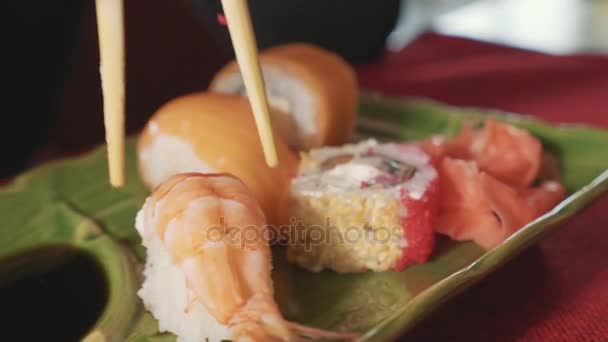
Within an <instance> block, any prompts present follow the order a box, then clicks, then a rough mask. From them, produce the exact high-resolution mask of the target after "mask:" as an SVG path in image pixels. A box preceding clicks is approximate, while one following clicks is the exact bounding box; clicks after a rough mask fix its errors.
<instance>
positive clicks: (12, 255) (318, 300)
mask: <svg viewBox="0 0 608 342" xmlns="http://www.w3.org/2000/svg"><path fill="white" fill-rule="evenodd" d="M488 115H491V116H495V117H496V118H498V119H500V120H505V121H508V122H511V123H513V124H515V125H518V126H521V127H524V128H526V129H528V130H529V131H531V132H532V133H533V134H535V135H536V136H538V137H539V138H540V139H541V140H542V141H543V143H544V146H545V148H547V149H548V150H549V151H551V153H553V154H554V155H555V156H556V157H557V158H558V160H559V164H560V167H561V170H562V172H563V174H562V175H563V182H564V184H565V185H566V188H567V189H568V192H569V197H568V198H567V199H566V200H564V201H563V202H562V203H561V204H560V205H558V206H557V207H556V208H554V209H553V210H552V211H551V212H549V213H547V214H546V215H544V216H542V217H540V218H538V219H537V220H535V221H534V222H532V223H530V224H529V225H527V226H526V227H525V228H523V229H522V230H520V231H518V232H517V233H516V234H514V235H513V236H512V237H511V238H509V239H508V240H507V241H505V242H504V243H503V244H501V245H500V246H498V247H497V248H495V249H494V250H492V251H490V252H487V253H484V251H483V250H482V249H481V248H479V247H478V246H476V245H475V244H473V243H470V242H464V243H463V242H453V241H449V240H447V239H440V240H439V243H438V248H437V250H436V251H435V253H434V255H433V257H432V258H431V260H430V261H429V262H428V263H426V264H424V265H417V266H414V267H411V268H409V269H407V270H406V271H404V272H400V273H397V272H383V273H364V274H350V275H338V274H335V273H333V272H329V271H325V272H321V273H308V272H305V271H303V270H301V269H298V268H295V267H293V266H291V265H289V264H288V263H287V262H286V261H285V259H284V257H283V256H284V251H283V250H281V249H280V248H279V247H277V248H275V249H274V251H273V252H274V254H273V262H274V265H275V270H274V273H273V278H274V283H275V288H276V297H277V298H276V299H277V301H278V303H279V305H280V307H281V310H282V311H283V313H284V315H285V316H286V317H287V318H288V319H290V320H295V321H298V322H301V323H305V324H310V325H314V326H318V327H322V328H329V329H335V330H344V331H347V330H348V331H353V330H354V331H359V332H361V333H362V334H363V335H362V338H361V340H362V341H384V340H390V339H393V338H395V337H397V336H398V335H400V334H402V333H403V332H405V331H406V330H407V329H409V328H411V327H412V326H413V325H414V324H416V323H417V322H419V321H420V320H421V319H423V318H424V317H425V315H427V314H428V313H430V312H431V311H432V310H433V309H434V308H436V307H438V306H439V305H441V304H442V303H443V302H445V301H446V300H448V299H449V298H450V297H452V296H454V295H455V294H457V293H458V292H460V291H462V290H464V289H466V288H467V287H469V286H471V285H473V284H474V283H475V282H477V281H479V280H481V279H483V278H484V277H485V276H486V275H488V274H489V273H491V272H492V271H493V270H495V269H496V268H497V267H499V266H501V265H502V264H504V263H506V262H507V261H509V260H510V259H511V258H513V257H514V256H516V255H517V254H518V253H519V252H521V251H522V250H524V249H525V248H526V247H528V246H530V245H531V244H533V243H534V242H536V241H538V240H539V239H541V238H542V237H543V236H544V235H545V234H547V233H549V232H550V231H552V230H554V229H557V228H558V227H559V224H560V223H562V222H563V221H565V220H566V219H569V218H570V217H572V216H573V215H575V214H576V213H577V212H579V211H580V210H581V209H583V208H584V207H585V206H586V205H588V204H589V203H590V202H591V201H593V200H594V199H596V198H597V197H598V196H599V195H601V194H602V193H604V192H605V191H607V190H608V171H607V170H608V153H605V150H606V148H608V132H607V131H604V130H601V129H597V128H591V127H585V126H553V125H550V124H547V123H544V122H541V121H538V120H534V119H531V118H528V117H524V116H518V115H514V114H505V113H500V112H495V111H487V110H481V109H462V108H453V107H449V106H445V105H442V104H439V103H435V102H432V101H427V100H420V99H398V98H383V97H380V96H374V95H366V96H363V97H362V98H361V103H360V117H359V122H358V130H357V134H358V137H359V138H364V137H375V138H377V139H379V140H413V139H421V138H424V137H427V136H429V135H432V134H446V135H452V134H455V133H456V132H458V130H459V129H460V127H461V124H462V123H463V122H464V121H465V120H471V119H473V120H474V119H479V118H481V117H485V116H488ZM107 179H108V177H107V162H106V158H105V150H104V149H103V148H101V147H100V148H98V149H97V150H95V151H93V152H92V153H90V154H88V155H86V156H84V157H80V158H75V159H69V160H63V161H58V162H54V163H50V164H47V165H45V166H42V167H39V168H37V169H34V170H32V171H30V172H28V173H25V174H23V175H22V176H20V177H18V178H17V179H16V180H15V181H14V182H13V183H12V184H10V185H9V186H7V187H5V188H4V189H3V190H2V191H1V192H0V215H2V217H3V221H2V223H0V279H2V281H0V288H1V287H2V286H6V284H7V283H10V282H11V281H14V280H15V279H17V278H19V277H24V276H27V275H28V274H35V273H37V272H40V271H41V269H43V268H45V267H46V268H48V267H50V266H49V265H51V264H52V263H53V261H54V260H53V261H49V260H50V259H49V258H48V257H44V258H43V257H37V256H36V255H37V254H36V251H37V250H40V249H41V248H44V247H54V246H69V247H71V248H77V249H79V250H81V251H84V252H86V253H88V254H89V255H91V256H92V257H93V258H94V259H95V260H96V261H97V263H98V264H99V266H100V268H101V270H102V272H103V273H104V274H105V277H106V278H107V288H108V298H107V304H106V306H105V307H104V308H103V310H102V312H101V313H100V316H99V318H98V319H97V322H96V323H94V324H93V325H92V326H91V327H90V328H89V329H88V333H87V334H86V336H85V337H84V338H85V340H87V341H123V340H127V341H132V342H134V341H141V342H144V341H174V340H175V337H174V336H173V335H171V334H168V333H160V332H158V328H157V322H156V321H155V320H154V318H153V317H152V316H151V315H150V314H149V313H148V312H146V310H145V308H144V307H143V305H142V303H141V301H140V300H139V298H138V297H137V290H138V288H139V285H140V283H141V269H142V263H143V260H144V257H145V255H144V253H143V249H142V248H141V247H140V246H139V238H138V236H137V233H136V231H135V229H134V217H135V213H136V212H137V210H138V209H139V208H140V207H141V205H142V204H143V201H144V199H145V197H146V196H147V194H148V193H147V190H146V189H145V188H144V186H143V185H142V183H141V182H140V180H139V178H138V176H137V170H136V165H135V145H134V140H133V139H130V140H129V143H128V148H127V185H126V187H124V188H122V189H120V190H115V189H112V188H111V187H110V186H109V183H108V180H107ZM74 281H78V279H74Z"/></svg>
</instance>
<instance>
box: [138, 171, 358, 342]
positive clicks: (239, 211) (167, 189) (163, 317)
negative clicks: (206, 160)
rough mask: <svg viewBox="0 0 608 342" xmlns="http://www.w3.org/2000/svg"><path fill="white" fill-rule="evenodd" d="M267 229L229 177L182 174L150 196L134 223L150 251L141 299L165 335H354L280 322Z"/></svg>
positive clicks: (239, 337)
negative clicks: (169, 333) (274, 292)
mask: <svg viewBox="0 0 608 342" xmlns="http://www.w3.org/2000/svg"><path fill="white" fill-rule="evenodd" d="M265 224H266V222H265V218H264V213H263V212H262V209H261V208H260V206H259V205H258V204H257V202H256V200H255V198H254V197H253V195H252V194H251V193H250V192H249V190H248V189H247V188H246V186H245V185H244V183H242V182H241V181H240V180H239V179H237V178H235V177H233V176H231V175H227V174H200V173H190V174H178V175H175V176H172V177H170V178H168V179H167V180H166V181H164V182H163V183H162V184H161V185H160V186H159V187H158V188H157V189H156V190H155V191H154V193H153V194H152V195H151V196H150V197H148V199H147V200H146V202H145V204H144V206H143V208H142V209H141V210H140V211H139V213H138V215H137V219H136V228H137V231H138V232H139V234H140V236H141V238H142V243H143V245H144V246H145V247H146V253H147V260H146V266H145V271H144V277H145V279H144V282H143V285H142V288H141V290H140V291H139V293H138V294H139V296H140V297H141V298H142V300H143V302H144V305H145V307H146V308H147V309H148V310H149V311H150V312H151V313H152V315H153V316H154V317H155V318H156V319H157V320H158V323H159V329H160V331H168V332H171V333H174V334H175V335H177V337H178V341H192V342H201V341H209V342H213V341H223V340H232V341H294V340H298V337H299V336H306V337H315V338H323V337H326V338H353V337H354V336H355V335H353V334H347V333H344V334H340V333H332V332H328V331H323V330H319V329H315V328H311V327H306V326H302V325H299V324H296V323H292V322H288V321H286V320H285V319H284V318H283V316H282V314H281V312H280V311H279V308H278V305H277V304H276V302H275V300H274V297H273V285H272V279H271V268H272V265H271V255H270V247H269V244H268V242H267V241H266V240H265V236H266V235H265V234H264V227H265Z"/></svg>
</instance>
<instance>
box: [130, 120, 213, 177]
mask: <svg viewBox="0 0 608 342" xmlns="http://www.w3.org/2000/svg"><path fill="white" fill-rule="evenodd" d="M151 127H152V124H151ZM139 159H140V164H141V165H142V166H143V167H142V168H140V169H141V170H145V172H144V174H143V178H144V181H145V183H146V185H147V186H148V187H150V188H154V187H156V186H157V185H159V184H160V183H162V182H163V181H165V180H166V179H167V178H169V177H171V176H173V175H175V174H177V173H182V172H202V173H209V172H213V170H212V169H211V168H210V167H209V165H207V164H206V163H204V162H203V161H202V160H200V159H199V158H198V156H197V155H196V151H194V148H192V145H190V144H188V143H187V142H186V141H184V140H183V139H179V138H176V137H172V136H169V135H164V134H162V133H161V132H158V136H157V137H156V138H155V139H154V140H153V141H152V143H151V144H150V145H149V146H148V147H147V148H145V149H144V150H143V151H142V152H141V153H140V154H139Z"/></svg>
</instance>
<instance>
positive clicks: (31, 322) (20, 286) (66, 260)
mask: <svg viewBox="0 0 608 342" xmlns="http://www.w3.org/2000/svg"><path fill="white" fill-rule="evenodd" d="M107 298H108V286H107V282H106V278H105V276H104V275H103V272H102V270H101V267H100V266H99V265H98V263H97V262H96V261H95V260H94V259H93V257H91V256H90V255H89V254H87V253H85V252H82V251H79V250H77V249H74V248H66V247H52V248H44V249H37V250H34V251H31V252H28V253H24V254H21V255H19V256H15V257H12V258H10V259H0V303H1V305H0V322H2V323H1V326H2V329H1V330H0V336H2V340H3V341H78V340H80V339H81V338H82V337H84V336H85V335H86V333H87V332H88V331H89V330H90V329H91V328H92V327H93V325H94V324H95V322H96V321H97V319H98V318H99V316H100V315H101V313H102V311H103V309H104V307H105V304H106V301H107Z"/></svg>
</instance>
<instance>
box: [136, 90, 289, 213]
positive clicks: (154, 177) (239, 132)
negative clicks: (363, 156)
mask: <svg viewBox="0 0 608 342" xmlns="http://www.w3.org/2000/svg"><path fill="white" fill-rule="evenodd" d="M275 138H276V139H275V145H276V148H277V153H278V159H279V165H278V166H277V167H274V168H270V167H268V165H266V163H265V161H264V155H263V151H262V145H261V143H260V140H259V137H258V133H257V129H256V126H255V122H254V118H253V115H252V113H251V107H250V105H249V103H248V101H247V100H246V99H244V98H242V97H240V96H237V95H226V94H218V93H207V92H200V93H194V94H190V95H186V96H182V97H180V98H177V99H174V100H172V101H170V102H169V103H167V104H165V105H164V106H162V107H161V108H160V109H159V110H158V111H157V112H156V113H155V114H154V115H153V116H152V117H151V118H150V120H149V121H148V123H147V124H146V126H145V128H144V130H143V131H142V133H141V134H140V136H139V140H138V145H137V152H138V153H137V158H138V169H139V173H140V175H141V178H142V180H143V182H144V184H146V185H147V186H148V188H149V189H154V188H155V187H156V186H158V185H159V184H160V183H162V182H163V181H165V180H166V179H167V178H169V177H170V176H172V175H174V174H177V173H184V172H204V173H213V172H227V173H230V174H233V175H235V176H237V177H238V178H239V179H241V180H242V181H243V182H244V183H245V184H246V185H247V187H248V188H249V189H250V191H251V192H252V193H253V194H254V196H255V198H256V199H257V201H258V202H259V203H260V205H261V206H262V209H263V210H264V213H265V215H266V217H267V219H268V220H269V222H270V223H272V224H279V223H281V222H280V221H281V218H280V217H279V212H283V211H279V207H280V206H279V203H282V202H283V200H282V198H283V197H282V196H285V194H286V193H287V188H288V186H289V180H290V178H291V176H292V175H293V174H294V173H295V170H296V169H297V163H298V161H297V158H296V155H295V154H293V152H292V151H291V150H290V149H289V147H287V145H286V144H285V143H284V142H283V141H282V139H281V137H280V136H278V135H277V134H275Z"/></svg>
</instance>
